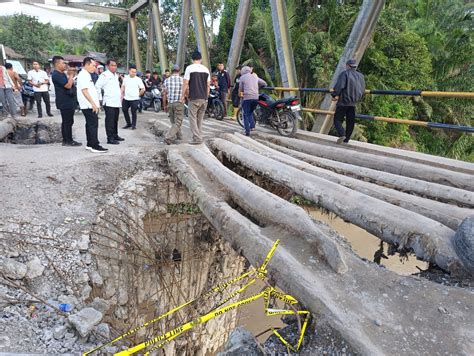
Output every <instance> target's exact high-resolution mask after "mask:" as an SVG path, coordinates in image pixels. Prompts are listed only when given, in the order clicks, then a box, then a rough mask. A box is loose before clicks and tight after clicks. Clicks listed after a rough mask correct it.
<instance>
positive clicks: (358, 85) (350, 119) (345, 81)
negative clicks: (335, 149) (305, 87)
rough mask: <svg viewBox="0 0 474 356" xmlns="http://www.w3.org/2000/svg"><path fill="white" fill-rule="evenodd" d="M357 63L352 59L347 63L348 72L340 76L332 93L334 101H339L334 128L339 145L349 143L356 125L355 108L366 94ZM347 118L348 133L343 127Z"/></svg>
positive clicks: (362, 76)
mask: <svg viewBox="0 0 474 356" xmlns="http://www.w3.org/2000/svg"><path fill="white" fill-rule="evenodd" d="M356 69H357V62H356V60H355V59H350V60H348V61H347V63H346V70H345V71H344V72H342V73H341V74H339V77H338V78H337V82H336V85H335V86H334V89H333V91H332V93H331V95H332V100H333V101H337V106H336V112H335V113H334V126H335V127H336V130H337V134H338V136H339V138H338V139H337V143H342V142H344V143H348V142H349V140H350V138H351V135H352V131H353V130H354V124H355V107H356V104H357V103H358V102H360V101H361V100H362V98H363V96H364V93H365V80H364V75H363V74H362V73H360V72H358V71H357V70H356ZM344 116H345V117H346V119H347V121H346V131H344V129H343V127H342V121H343V120H344Z"/></svg>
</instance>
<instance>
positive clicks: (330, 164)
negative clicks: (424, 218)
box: [257, 140, 474, 208]
mask: <svg viewBox="0 0 474 356" xmlns="http://www.w3.org/2000/svg"><path fill="white" fill-rule="evenodd" d="M257 141H258V142H260V143H262V144H264V145H265V146H267V147H270V148H273V149H274V150H277V151H279V152H282V153H285V154H287V155H288V156H291V157H294V158H297V159H299V160H301V161H304V162H307V163H310V164H311V165H313V166H316V167H320V168H324V169H327V170H331V171H333V172H335V173H339V174H343V175H345V176H348V177H352V178H357V179H360V180H365V181H368V182H372V183H376V184H378V185H381V186H384V187H388V188H392V189H396V190H400V191H402V192H405V193H411V194H416V195H419V196H422V197H426V198H429V199H433V200H437V201H441V202H444V203H450V204H456V205H458V206H461V207H466V208H474V193H472V192H469V191H467V190H463V189H459V188H454V187H449V186H447V185H442V184H437V183H431V182H427V181H424V180H419V179H414V178H410V177H403V176H399V175H396V174H393V173H387V172H383V171H378V170H375V169H371V168H364V167H358V166H354V165H352V164H347V163H341V162H337V161H332V160H329V159H325V158H321V157H315V156H311V155H309V154H307V153H302V152H298V151H295V150H292V149H289V148H286V147H282V146H279V145H276V144H274V143H271V142H268V141H265V140H257Z"/></svg>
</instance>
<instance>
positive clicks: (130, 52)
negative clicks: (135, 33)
mask: <svg viewBox="0 0 474 356" xmlns="http://www.w3.org/2000/svg"><path fill="white" fill-rule="evenodd" d="M131 42H132V40H131V39H130V19H127V64H126V65H125V67H126V68H128V66H129V65H130V57H131V54H132V51H131V45H132V43H131Z"/></svg>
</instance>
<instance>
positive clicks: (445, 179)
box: [254, 133, 474, 191]
mask: <svg viewBox="0 0 474 356" xmlns="http://www.w3.org/2000/svg"><path fill="white" fill-rule="evenodd" d="M254 136H256V137H260V138H263V139H266V140H268V141H270V142H273V143H276V144H278V145H280V146H284V147H288V148H291V149H295V150H298V151H301V152H304V153H307V154H311V155H315V156H318V157H323V158H327V159H331V160H334V161H339V162H344V163H349V164H353V165H357V166H361V167H367V168H372V169H376V170H383V171H385V172H389V173H394V174H398V175H401V176H407V177H411V178H416V179H421V180H425V181H428V182H434V183H439V184H444V185H448V186H452V187H456V188H461V189H466V190H469V191H474V179H472V174H467V173H460V172H453V171H450V170H447V169H444V168H436V167H433V166H431V165H425V164H420V163H415V162H411V161H406V160H401V159H398V158H393V157H381V156H379V155H376V154H372V153H364V152H357V151H352V150H351V149H349V148H348V147H344V146H342V145H339V147H332V146H328V145H321V144H318V143H314V142H311V143H310V142H306V141H302V140H297V139H292V138H286V137H279V136H278V137H277V136H274V135H267V134H262V133H257V134H254Z"/></svg>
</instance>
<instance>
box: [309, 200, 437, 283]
mask: <svg viewBox="0 0 474 356" xmlns="http://www.w3.org/2000/svg"><path fill="white" fill-rule="evenodd" d="M305 210H306V211H307V212H308V214H309V215H311V216H312V217H313V218H315V219H317V220H320V221H324V222H326V223H327V224H328V225H329V226H331V227H332V228H333V229H334V230H336V231H337V232H338V233H340V234H341V235H342V236H344V237H345V238H346V239H347V241H348V242H349V243H350V244H351V246H352V248H353V249H354V251H355V252H356V253H357V254H358V255H359V256H360V257H362V258H365V259H367V260H369V261H373V260H374V254H375V252H376V251H377V250H378V249H379V248H380V239H379V238H377V237H376V236H374V235H372V234H370V233H369V232H367V231H365V230H364V229H362V228H360V227H358V226H356V225H353V224H351V223H347V222H345V221H344V220H342V219H341V218H339V217H338V216H336V215H335V214H332V213H331V214H326V213H323V212H322V211H321V210H320V209H317V208H314V207H305ZM384 252H385V255H386V256H387V257H388V259H385V258H382V260H381V265H383V266H385V267H387V268H388V269H389V270H391V271H393V272H396V273H398V274H400V275H404V276H407V275H411V274H414V273H419V272H420V269H421V270H425V269H427V268H428V263H427V262H424V261H419V260H417V259H416V257H415V255H409V257H408V260H407V259H406V258H403V259H402V260H401V259H400V257H399V256H398V255H393V256H388V255H387V244H384ZM417 267H418V268H417ZM419 268H420V269H419Z"/></svg>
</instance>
